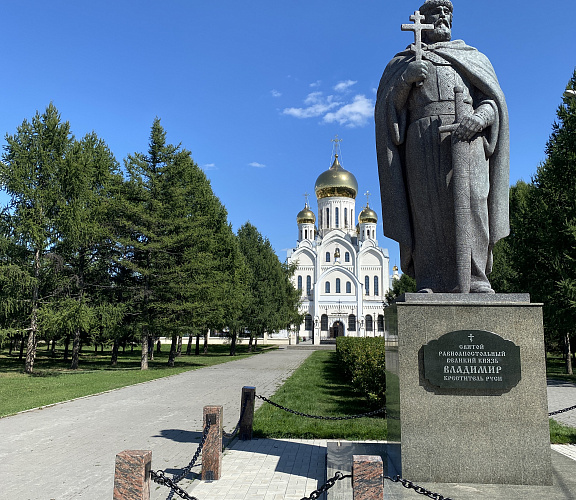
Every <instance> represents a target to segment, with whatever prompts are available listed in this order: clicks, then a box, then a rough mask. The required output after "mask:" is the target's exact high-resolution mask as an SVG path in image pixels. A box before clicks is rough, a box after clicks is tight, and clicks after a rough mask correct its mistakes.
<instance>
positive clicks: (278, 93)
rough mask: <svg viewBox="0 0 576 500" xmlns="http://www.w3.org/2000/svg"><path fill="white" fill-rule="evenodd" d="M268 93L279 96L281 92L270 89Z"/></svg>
mask: <svg viewBox="0 0 576 500" xmlns="http://www.w3.org/2000/svg"><path fill="white" fill-rule="evenodd" d="M270 93H271V94H272V97H280V96H281V95H282V92H278V91H277V90H276V89H272V90H271V91H270Z"/></svg>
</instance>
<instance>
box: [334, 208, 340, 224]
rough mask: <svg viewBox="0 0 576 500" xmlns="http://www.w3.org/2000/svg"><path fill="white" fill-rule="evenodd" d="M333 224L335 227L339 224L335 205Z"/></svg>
mask: <svg viewBox="0 0 576 500" xmlns="http://www.w3.org/2000/svg"><path fill="white" fill-rule="evenodd" d="M334 225H335V227H339V225H340V220H339V216H338V207H336V208H335V209H334Z"/></svg>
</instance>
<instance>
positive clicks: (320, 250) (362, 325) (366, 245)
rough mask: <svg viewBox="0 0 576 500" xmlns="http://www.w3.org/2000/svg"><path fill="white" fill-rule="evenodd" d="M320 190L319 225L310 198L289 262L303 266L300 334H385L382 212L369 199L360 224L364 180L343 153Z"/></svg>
mask: <svg viewBox="0 0 576 500" xmlns="http://www.w3.org/2000/svg"><path fill="white" fill-rule="evenodd" d="M335 142H337V141H335ZM314 190H315V193H316V198H317V200H318V225H317V226H316V216H315V215H314V212H312V210H311V209H310V206H309V204H308V201H306V203H305V205H304V209H303V210H301V211H300V212H299V213H298V215H297V216H296V222H297V223H298V246H297V247H296V248H294V249H291V250H289V251H288V263H289V264H290V263H296V265H297V267H296V272H295V273H294V278H293V279H294V285H295V286H297V288H298V289H299V290H301V293H302V300H301V302H300V312H301V313H302V314H304V322H303V323H302V324H301V325H300V330H299V331H298V332H297V334H298V336H299V337H302V338H306V339H312V342H313V343H314V344H320V343H321V341H325V340H328V339H334V338H336V337H338V336H342V335H346V336H354V337H374V336H383V335H384V298H385V295H386V292H387V291H388V289H389V284H390V272H389V269H390V268H389V260H390V259H389V256H388V250H386V249H384V248H380V247H379V246H378V241H377V240H376V224H377V222H378V216H377V215H376V213H375V212H374V211H373V210H372V209H371V208H370V207H369V203H368V202H367V203H366V207H364V208H363V209H362V211H361V212H360V213H359V214H358V224H356V220H355V218H354V217H355V213H356V195H357V194H358V182H357V181H356V178H355V177H354V175H353V174H352V173H351V172H348V171H347V170H345V169H344V168H342V166H341V165H340V162H339V160H338V154H336V155H334V163H333V164H332V166H331V167H330V168H329V169H328V170H326V171H325V172H323V173H322V174H320V176H319V177H318V178H317V179H316V185H315V187H314ZM394 273H395V275H397V273H398V271H397V268H396V267H395V268H394ZM394 277H397V276H394Z"/></svg>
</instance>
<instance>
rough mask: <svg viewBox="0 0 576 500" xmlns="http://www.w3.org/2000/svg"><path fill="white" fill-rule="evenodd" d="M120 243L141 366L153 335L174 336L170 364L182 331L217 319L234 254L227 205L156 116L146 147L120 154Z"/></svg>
mask: <svg viewBox="0 0 576 500" xmlns="http://www.w3.org/2000/svg"><path fill="white" fill-rule="evenodd" d="M125 165H126V170H127V172H128V179H127V181H126V182H125V185H124V195H123V196H124V201H125V203H124V207H123V208H122V211H123V220H124V221H125V222H124V227H123V228H122V229H121V233H122V235H121V238H120V240H121V241H122V243H123V248H124V258H123V260H122V263H123V265H124V268H125V270H126V272H125V275H126V276H125V279H124V283H125V289H127V290H130V292H129V295H130V307H131V309H132V312H133V313H134V314H136V315H137V318H138V319H137V324H138V326H139V327H140V328H141V331H142V338H141V342H142V357H141V359H142V362H141V368H142V369H146V368H147V363H148V354H147V353H148V350H149V342H150V339H151V338H153V337H154V336H159V335H160V334H162V335H165V334H166V335H169V336H171V337H172V348H171V353H170V356H169V360H168V362H169V364H173V363H174V358H175V356H176V345H177V342H178V339H179V338H181V337H182V336H183V335H191V334H193V333H194V332H198V331H205V330H206V329H207V328H208V327H210V326H215V325H219V326H220V325H222V324H223V323H224V318H225V315H226V311H227V309H228V306H229V301H228V298H227V297H226V296H225V293H224V291H223V290H224V289H225V288H226V283H227V282H228V281H229V280H230V279H232V278H231V277H230V276H229V275H228V274H227V272H228V271H229V270H230V267H229V264H230V262H231V260H234V259H233V257H231V255H232V254H233V252H232V251H231V250H230V248H229V246H230V239H229V233H231V229H230V228H229V226H228V222H227V213H226V210H225V209H224V207H223V206H222V204H221V203H220V201H219V200H218V198H216V196H214V193H213V192H212V188H211V187H210V183H209V181H208V179H207V178H206V176H205V175H204V173H203V172H202V170H201V169H200V168H199V167H198V165H196V163H195V162H194V161H193V160H192V157H191V153H190V151H188V150H186V149H183V148H182V147H181V146H180V145H177V146H174V145H171V144H167V143H166V133H165V131H164V129H163V128H162V126H161V124H160V120H159V119H155V120H154V123H153V125H152V130H151V134H150V143H149V148H148V154H146V155H144V154H140V153H136V154H134V155H130V156H129V157H128V159H127V160H126V162H125Z"/></svg>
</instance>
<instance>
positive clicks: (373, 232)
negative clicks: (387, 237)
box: [372, 229, 376, 240]
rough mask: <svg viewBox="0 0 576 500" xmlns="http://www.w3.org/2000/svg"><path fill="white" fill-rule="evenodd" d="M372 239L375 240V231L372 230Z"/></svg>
mask: <svg viewBox="0 0 576 500" xmlns="http://www.w3.org/2000/svg"><path fill="white" fill-rule="evenodd" d="M372 239H373V240H374V239H376V231H374V229H372Z"/></svg>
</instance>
